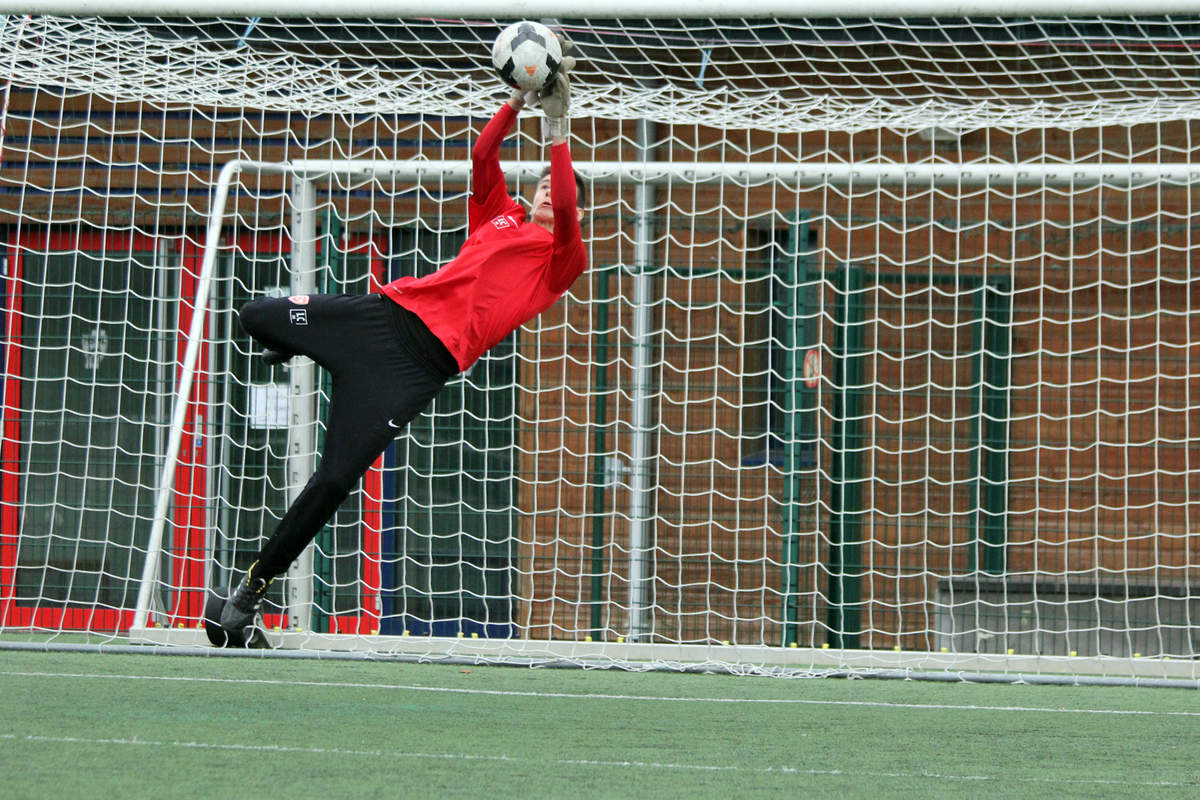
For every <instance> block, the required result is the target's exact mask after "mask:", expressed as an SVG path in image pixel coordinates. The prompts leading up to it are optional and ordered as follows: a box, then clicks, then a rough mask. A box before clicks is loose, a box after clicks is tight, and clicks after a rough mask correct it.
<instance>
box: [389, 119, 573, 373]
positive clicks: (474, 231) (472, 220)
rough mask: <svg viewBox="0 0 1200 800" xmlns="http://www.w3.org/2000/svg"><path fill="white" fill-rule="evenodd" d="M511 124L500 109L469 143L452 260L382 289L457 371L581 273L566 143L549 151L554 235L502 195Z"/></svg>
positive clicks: (546, 305)
mask: <svg viewBox="0 0 1200 800" xmlns="http://www.w3.org/2000/svg"><path fill="white" fill-rule="evenodd" d="M516 118H517V112H516V111H515V110H513V108H512V107H511V106H509V105H508V103H505V104H504V105H503V106H501V108H500V110H499V111H498V112H496V115H495V116H494V117H492V119H491V121H490V122H489V123H488V124H487V125H486V126H485V127H484V129H483V132H482V133H481V134H480V136H479V139H478V140H477V141H476V143H475V148H474V150H473V151H472V154H471V159H472V164H471V170H472V191H471V200H470V202H469V204H468V213H467V230H468V236H467V241H466V243H465V244H463V247H462V250H460V251H459V253H458V256H457V257H456V258H455V259H454V260H453V261H451V262H449V263H448V264H446V265H445V266H443V267H442V268H441V269H439V270H438V271H437V272H435V273H433V274H432V275H427V276H425V277H423V278H400V279H399V280H395V281H392V282H391V283H389V284H387V285H386V286H384V287H383V291H384V293H385V294H387V296H388V297H390V298H391V299H392V300H394V301H395V302H397V303H399V304H400V305H402V306H404V307H405V308H407V309H408V310H409V311H412V312H413V313H414V314H416V315H417V316H418V317H420V318H421V321H422V322H424V323H425V325H426V326H427V327H428V328H429V330H430V331H431V332H432V333H433V335H434V336H436V337H438V339H440V340H441V342H442V344H444V345H445V346H446V349H447V350H449V351H450V353H451V355H453V356H454V359H455V361H457V362H458V367H459V369H460V370H465V369H466V368H467V367H469V366H471V364H473V363H475V361H476V360H477V359H478V358H479V357H480V356H481V355H483V354H484V353H485V352H486V351H487V350H489V349H490V348H491V347H492V346H494V345H495V344H496V343H497V342H499V341H500V340H501V339H503V338H504V337H505V336H507V335H508V334H510V333H512V332H513V331H514V330H516V329H517V328H519V327H521V326H522V325H524V324H525V323H526V322H528V321H529V320H531V319H533V318H534V317H536V316H537V315H538V314H540V313H542V312H543V311H545V310H546V309H547V308H549V307H550V306H551V305H552V304H553V303H554V301H556V300H557V299H558V298H559V297H561V296H562V295H563V294H564V293H565V292H566V291H567V289H568V288H569V287H570V286H571V284H572V283H574V282H575V279H576V278H578V277H579V276H580V275H581V274H583V271H584V269H586V267H587V256H586V254H585V252H584V249H583V234H582V233H581V231H580V229H579V218H578V211H577V208H578V206H577V202H576V198H575V172H574V169H573V168H572V166H571V151H570V149H569V148H568V146H567V144H566V143H565V142H561V143H559V144H556V145H553V146H551V148H550V185H551V187H552V189H551V193H550V195H551V204H552V206H553V208H554V233H553V234H551V233H550V232H549V231H547V230H546V229H545V228H543V227H541V226H540V225H536V224H534V223H532V222H527V221H526V220H525V209H524V208H523V207H522V206H521V205H520V204H518V203H517V202H516V201H515V200H513V198H512V197H510V196H509V194H508V187H507V186H506V184H505V182H504V173H503V172H502V171H501V169H500V143H501V141H502V140H503V138H504V136H505V135H507V134H508V132H509V131H510V130H511V129H512V126H513V123H514V122H515V121H516Z"/></svg>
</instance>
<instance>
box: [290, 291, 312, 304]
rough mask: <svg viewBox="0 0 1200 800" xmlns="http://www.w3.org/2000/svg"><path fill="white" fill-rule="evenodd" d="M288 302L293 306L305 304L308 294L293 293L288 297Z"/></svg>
mask: <svg viewBox="0 0 1200 800" xmlns="http://www.w3.org/2000/svg"><path fill="white" fill-rule="evenodd" d="M288 302H289V303H291V304H292V305H294V306H306V305H308V295H306V294H294V295H292V296H291V297H289V298H288Z"/></svg>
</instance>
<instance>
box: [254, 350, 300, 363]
mask: <svg viewBox="0 0 1200 800" xmlns="http://www.w3.org/2000/svg"><path fill="white" fill-rule="evenodd" d="M293 355H294V354H293V353H283V352H280V351H279V350H271V349H267V350H264V351H263V354H262V360H263V361H264V362H266V363H267V364H270V365H271V366H272V367H274V366H278V365H279V364H285V363H287V362H288V361H291V359H292V356H293Z"/></svg>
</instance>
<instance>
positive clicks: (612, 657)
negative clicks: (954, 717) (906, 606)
mask: <svg viewBox="0 0 1200 800" xmlns="http://www.w3.org/2000/svg"><path fill="white" fill-rule="evenodd" d="M267 638H268V640H269V641H270V643H271V645H272V646H273V649H271V650H256V651H249V650H247V651H232V650H221V651H219V652H220V653H221V654H228V655H234V654H238V653H241V654H245V655H254V656H262V657H271V656H280V657H309V658H314V659H322V658H327V659H346V660H381V661H386V660H405V661H422V662H431V663H469V664H512V665H518V666H540V667H560V666H561V667H567V666H573V667H579V668H587V669H602V668H608V669H622V670H628V671H634V672H641V671H651V670H663V671H672V672H715V673H728V674H738V675H771V676H784V677H787V676H791V677H847V678H852V677H861V678H903V679H913V680H940V681H967V682H990V683H1052V684H1080V685H1082V684H1108V683H1112V684H1116V685H1170V686H1178V687H1182V688H1200V668H1198V665H1200V662H1196V661H1193V660H1172V659H1164V658H1104V657H1099V658H1097V657H1078V656H1037V655H1020V654H1013V655H1007V654H1004V655H982V654H976V653H937V652H927V651H903V650H901V651H883V650H836V649H826V648H804V647H789V648H783V647H762V646H754V645H733V644H728V645H726V644H712V645H705V644H648V643H637V642H586V641H549V640H537V639H475V638H471V639H467V638H448V637H436V636H379V635H374V636H361V635H354V634H334V633H313V632H306V631H299V632H297V631H272V632H268V635H267ZM129 642H130V643H131V645H132V648H131V649H133V650H134V651H143V652H144V648H145V646H147V645H150V646H160V647H163V648H164V652H180V653H187V652H195V650H204V651H207V652H210V653H211V652H213V649H212V648H211V647H210V646H209V645H208V642H207V639H206V638H205V635H204V631H203V630H201V629H196V628H138V629H133V630H131V631H130V632H129ZM0 647H2V645H0ZM110 648H111V646H110ZM1164 681H1165V682H1166V683H1163V682H1164Z"/></svg>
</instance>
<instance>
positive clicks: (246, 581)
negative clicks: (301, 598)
mask: <svg viewBox="0 0 1200 800" xmlns="http://www.w3.org/2000/svg"><path fill="white" fill-rule="evenodd" d="M254 566H255V565H251V567H250V570H249V571H248V572H247V573H246V577H245V578H242V582H241V583H239V584H238V587H237V589H235V590H234V592H233V596H232V597H229V598H225V597H222V596H221V595H219V594H217V592H215V591H213V592H209V594H208V598H207V599H206V600H205V602H204V632H205V633H206V634H207V635H208V641H209V642H211V643H212V645H213V646H214V647H250V648H263V647H270V643H268V642H267V637H266V636H265V635H264V634H263V631H262V628H263V625H262V619H261V617H260V616H259V613H258V609H259V606H261V605H262V601H263V597H264V596H265V595H266V593H267V587H269V586H270V585H271V581H269V580H266V579H264V578H254V577H252V574H253V572H254ZM272 580H274V579H272Z"/></svg>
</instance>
